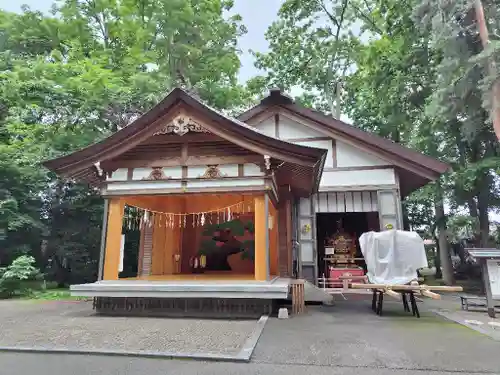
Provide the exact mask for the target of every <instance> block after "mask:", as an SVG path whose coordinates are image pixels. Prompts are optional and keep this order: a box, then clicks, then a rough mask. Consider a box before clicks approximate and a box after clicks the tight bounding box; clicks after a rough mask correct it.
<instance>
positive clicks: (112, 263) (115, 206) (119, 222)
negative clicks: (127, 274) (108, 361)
mask: <svg viewBox="0 0 500 375" xmlns="http://www.w3.org/2000/svg"><path fill="white" fill-rule="evenodd" d="M124 206H125V204H124V201H123V200H121V199H120V198H112V199H110V200H109V211H108V225H107V230H106V253H105V258H104V274H103V280H118V267H119V265H120V245H121V235H122V226H123V209H124Z"/></svg>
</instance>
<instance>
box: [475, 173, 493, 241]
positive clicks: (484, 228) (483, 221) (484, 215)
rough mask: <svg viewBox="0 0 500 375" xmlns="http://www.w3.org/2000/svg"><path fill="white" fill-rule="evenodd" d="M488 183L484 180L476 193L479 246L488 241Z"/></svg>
mask: <svg viewBox="0 0 500 375" xmlns="http://www.w3.org/2000/svg"><path fill="white" fill-rule="evenodd" d="M485 180H486V179H485ZM488 199H489V184H488V183H487V181H484V182H483V183H482V184H481V188H480V189H479V193H478V195H477V208H478V212H479V233H480V235H479V242H480V244H479V246H480V247H488V244H489V242H490V219H489V217H488Z"/></svg>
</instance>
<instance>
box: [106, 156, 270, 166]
mask: <svg viewBox="0 0 500 375" xmlns="http://www.w3.org/2000/svg"><path fill="white" fill-rule="evenodd" d="M261 161H262V156H260V155H255V154H248V155H241V156H189V155H187V157H186V159H185V161H183V159H182V157H169V158H161V159H153V160H116V161H108V162H103V163H102V165H101V167H102V168H103V169H105V170H116V169H118V168H152V167H177V166H179V165H185V166H190V165H214V164H245V163H260V162H261Z"/></svg>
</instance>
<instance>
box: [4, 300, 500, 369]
mask: <svg viewBox="0 0 500 375" xmlns="http://www.w3.org/2000/svg"><path fill="white" fill-rule="evenodd" d="M419 305H420V309H421V311H422V318H421V319H416V318H413V317H412V316H409V315H407V314H404V313H403V309H402V306H401V303H395V302H389V300H388V301H386V303H385V308H384V312H385V315H384V316H382V317H378V316H376V315H375V314H373V312H372V311H371V309H370V302H369V301H367V300H361V301H352V300H350V301H338V302H337V304H336V305H335V306H332V307H316V308H314V307H309V308H308V312H307V314H305V315H304V316H301V317H293V318H291V319H288V320H278V319H270V320H269V321H268V322H267V324H266V327H265V329H264V333H263V334H262V336H261V338H260V340H259V343H258V344H257V347H256V349H255V351H254V356H253V357H252V362H251V363H249V364H234V363H213V362H209V363H204V362H197V361H176V360H160V359H143V358H128V357H105V356H86V355H80V356H75V355H40V354H19V353H0V374H2V375H19V374H30V373H36V374H37V375H53V374H57V373H61V374H74V375H97V374H99V375H100V374H109V375H114V374H116V375H118V374H119V375H144V374H147V375H156V374H162V375H163V374H168V375H175V374H182V375H191V374H193V375H194V374H214V375H215V374H217V375H220V374H224V375H230V374H238V375H239V374H241V375H245V374H265V375H281V374H283V375H285V374H286V375H295V374H297V375H299V374H300V375H303V374H305V373H306V374H311V375H323V374H325V375H326V374H328V375H339V374H346V375H347V374H349V375H396V374H398V375H399V374H403V375H424V374H425V375H427V374H431V375H452V374H453V375H456V374H470V375H474V374H500V355H499V354H498V353H500V342H497V341H494V340H492V339H491V338H489V337H487V336H485V335H482V334H480V333H478V332H476V331H473V330H471V329H469V328H466V327H463V326H461V325H458V324H455V323H453V322H450V321H448V320H446V319H443V318H441V317H439V316H436V315H434V314H432V313H431V312H429V311H426V310H428V308H434V306H432V305H431V304H429V307H428V308H426V306H427V305H426V304H425V303H424V304H419Z"/></svg>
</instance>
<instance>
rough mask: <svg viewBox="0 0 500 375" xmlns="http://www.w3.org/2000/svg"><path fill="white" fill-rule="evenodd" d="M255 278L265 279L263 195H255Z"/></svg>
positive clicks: (266, 273) (265, 218)
mask: <svg viewBox="0 0 500 375" xmlns="http://www.w3.org/2000/svg"><path fill="white" fill-rule="evenodd" d="M254 212H255V280H267V279H268V278H269V275H268V270H267V261H268V254H267V246H266V231H267V225H266V221H267V217H266V212H265V197H264V195H262V196H257V197H255V211H254Z"/></svg>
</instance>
